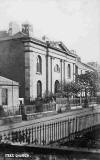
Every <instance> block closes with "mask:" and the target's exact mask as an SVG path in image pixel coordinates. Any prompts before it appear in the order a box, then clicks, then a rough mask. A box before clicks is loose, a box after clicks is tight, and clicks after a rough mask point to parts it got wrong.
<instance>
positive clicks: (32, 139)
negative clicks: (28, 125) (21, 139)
mask: <svg viewBox="0 0 100 160" xmlns="http://www.w3.org/2000/svg"><path fill="white" fill-rule="evenodd" d="M32 143H33V126H32Z"/></svg>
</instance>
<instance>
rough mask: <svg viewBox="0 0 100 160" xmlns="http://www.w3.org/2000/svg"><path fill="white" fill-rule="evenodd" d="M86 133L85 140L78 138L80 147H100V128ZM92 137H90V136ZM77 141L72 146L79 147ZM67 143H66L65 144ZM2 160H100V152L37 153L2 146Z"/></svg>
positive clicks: (0, 150) (0, 151)
mask: <svg viewBox="0 0 100 160" xmlns="http://www.w3.org/2000/svg"><path fill="white" fill-rule="evenodd" d="M91 135H92V136H90V134H88V135H86V137H85V138H86V139H85V140H84V141H80V140H79V139H78V143H76V144H78V147H80V146H81V147H85V148H86V147H87V148H92V149H96V148H97V149H100V128H99V129H97V130H95V132H93V133H92V132H91ZM89 137H90V138H89ZM76 144H75V143H74V144H73V145H71V146H75V147H77V145H76ZM64 145H65V144H64ZM0 160H100V154H88V153H87V154H81V153H68V152H67V151H66V153H65V152H64V153H61V154H59V153H45V154H43V153H42V154H41V153H39V152H38V153H36V151H35V152H34V150H33V151H31V152H26V151H19V150H14V151H12V150H9V148H5V149H2V148H0Z"/></svg>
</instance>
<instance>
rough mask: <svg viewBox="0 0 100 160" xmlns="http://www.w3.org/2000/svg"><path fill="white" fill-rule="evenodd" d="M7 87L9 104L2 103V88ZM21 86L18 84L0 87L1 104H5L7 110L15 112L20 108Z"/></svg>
mask: <svg viewBox="0 0 100 160" xmlns="http://www.w3.org/2000/svg"><path fill="white" fill-rule="evenodd" d="M3 88H5V89H7V91H8V96H7V97H8V98H7V101H8V103H7V105H3V104H2V89H3ZM18 98H19V88H18V86H2V87H0V105H2V106H3V108H4V109H5V111H11V112H15V111H16V110H18V109H19V106H18Z"/></svg>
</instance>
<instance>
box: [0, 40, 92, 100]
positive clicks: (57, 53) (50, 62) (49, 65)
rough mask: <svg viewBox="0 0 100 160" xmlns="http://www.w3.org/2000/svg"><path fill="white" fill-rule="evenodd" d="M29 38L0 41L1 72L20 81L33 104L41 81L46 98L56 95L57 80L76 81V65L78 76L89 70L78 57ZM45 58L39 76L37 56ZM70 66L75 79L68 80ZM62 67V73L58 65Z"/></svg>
mask: <svg viewBox="0 0 100 160" xmlns="http://www.w3.org/2000/svg"><path fill="white" fill-rule="evenodd" d="M37 41H38V40H34V39H30V38H29V37H27V38H23V39H21V38H15V39H10V40H5V41H0V72H1V75H2V76H5V77H7V78H10V79H12V80H15V81H17V82H19V85H20V92H19V93H20V97H23V98H25V99H26V100H30V101H33V100H34V99H35V98H37V82H38V81H41V84H42V96H44V95H46V93H47V90H48V92H49V93H54V91H55V82H56V80H58V81H59V83H64V82H71V81H73V80H75V65H77V66H78V73H79V74H81V73H85V71H86V70H89V68H87V67H86V66H85V65H83V64H82V63H81V62H77V61H76V57H73V56H70V55H68V54H67V53H64V52H63V51H61V50H57V49H56V48H52V47H49V48H47V46H46V43H42V42H39V41H38V42H37ZM38 56H41V60H42V73H37V70H36V63H37V57H38ZM68 64H70V68H71V76H70V78H69V77H68ZM56 65H58V66H59V69H60V70H59V72H57V71H55V66H56Z"/></svg>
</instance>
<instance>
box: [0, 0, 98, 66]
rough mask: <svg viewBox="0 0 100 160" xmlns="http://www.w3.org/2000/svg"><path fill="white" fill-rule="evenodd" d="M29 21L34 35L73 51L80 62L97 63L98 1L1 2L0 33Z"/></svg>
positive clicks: (34, 0) (37, 0) (46, 0)
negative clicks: (60, 43)
mask: <svg viewBox="0 0 100 160" xmlns="http://www.w3.org/2000/svg"><path fill="white" fill-rule="evenodd" d="M11 21H15V22H17V23H18V24H19V25H21V24H22V23H24V22H29V23H30V24H32V25H33V35H34V36H38V37H40V36H41V37H42V36H43V35H46V36H47V37H48V38H49V39H50V40H51V41H52V40H55V41H62V42H63V43H64V44H65V45H66V46H67V48H68V49H70V50H75V52H76V54H78V55H79V56H80V57H81V59H82V61H83V62H89V61H97V62H99V63H100V0H0V30H7V29H8V26H9V22H11Z"/></svg>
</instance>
